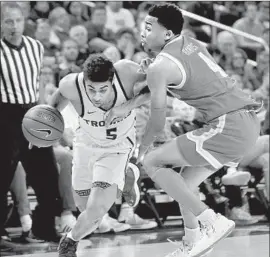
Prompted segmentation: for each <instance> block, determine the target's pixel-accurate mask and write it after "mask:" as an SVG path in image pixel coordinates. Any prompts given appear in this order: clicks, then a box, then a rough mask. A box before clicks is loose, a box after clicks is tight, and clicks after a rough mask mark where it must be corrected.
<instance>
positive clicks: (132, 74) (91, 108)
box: [51, 54, 149, 257]
mask: <svg viewBox="0 0 270 257" xmlns="http://www.w3.org/2000/svg"><path fill="white" fill-rule="evenodd" d="M138 70H139V65H137V64H136V63H134V62H131V61H128V60H121V61H119V62H117V63H115V64H114V65H113V63H112V62H111V61H110V60H109V59H107V58H106V57H105V56H104V55H101V54H94V55H90V56H89V58H88V59H87V60H86V62H85V63H84V68H83V72H82V73H79V74H69V75H67V76H66V77H64V78H63V79H62V80H61V81H60V84H59V89H58V90H57V91H56V93H55V94H54V96H53V97H52V102H51V105H52V106H54V107H56V108H58V109H59V110H61V109H62V108H63V107H64V106H66V104H67V103H68V101H69V102H71V103H72V105H73V106H74V108H75V110H76V112H77V113H78V114H79V116H80V117H79V127H78V129H77V131H76V134H75V141H74V144H73V148H74V149H73V152H74V156H73V172H72V184H73V188H74V189H75V191H76V193H77V195H78V196H79V197H78V196H77V197H76V198H75V200H76V203H77V206H78V207H79V208H80V210H81V211H82V213H81V214H80V216H79V217H78V220H77V223H76V225H75V227H74V228H73V229H72V231H71V232H70V233H68V235H66V236H65V237H63V238H62V239H61V241H60V244H59V249H58V250H59V257H75V256H76V250H77V244H78V241H79V240H81V239H82V238H83V237H85V236H86V235H89V234H91V233H92V232H93V231H94V230H95V229H96V228H97V226H98V223H99V221H100V220H101V218H102V217H103V216H104V214H106V213H107V211H108V210H109V209H110V207H111V206H112V204H113V203H114V202H115V200H116V199H117V197H119V196H120V195H121V192H122V191H123V187H124V182H125V170H126V166H127V163H128V161H129V158H130V157H131V154H132V151H133V149H134V146H135V127H134V126H135V112H134V111H133V109H134V108H136V106H138V105H140V104H141V102H145V100H146V98H147V99H148V98H149V96H147V94H140V95H138V96H136V97H134V96H133V87H134V85H135V83H136V82H138V81H142V80H144V79H145V75H143V74H141V73H138V72H137V71H138ZM132 97H134V98H133V99H131V98H132ZM129 99H131V100H129ZM127 102H128V108H130V112H128V114H127V115H126V116H125V117H123V118H121V119H116V120H114V121H113V122H112V123H111V124H106V122H105V121H106V114H107V111H108V110H110V109H111V108H112V107H114V106H118V105H123V104H125V103H127ZM90 191H91V193H90Z"/></svg>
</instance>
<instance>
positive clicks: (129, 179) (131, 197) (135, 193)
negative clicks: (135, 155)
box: [123, 163, 140, 207]
mask: <svg viewBox="0 0 270 257" xmlns="http://www.w3.org/2000/svg"><path fill="white" fill-rule="evenodd" d="M139 177H140V170H139V169H138V167H137V166H136V165H134V164H133V163H129V164H128V167H127V170H126V176H125V186H124V189H123V196H124V198H125V200H126V202H127V203H128V205H130V206H131V207H135V206H137V205H138V203H139V201H140V190H139V187H138V179H139Z"/></svg>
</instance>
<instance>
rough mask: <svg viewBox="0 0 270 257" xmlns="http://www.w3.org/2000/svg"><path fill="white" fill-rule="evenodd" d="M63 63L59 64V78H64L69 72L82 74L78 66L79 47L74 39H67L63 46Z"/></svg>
mask: <svg viewBox="0 0 270 257" xmlns="http://www.w3.org/2000/svg"><path fill="white" fill-rule="evenodd" d="M61 52H62V62H61V63H59V76H60V77H61V78H62V77H64V74H68V72H70V71H72V72H80V71H81V69H80V67H79V66H77V65H76V60H77V59H78V56H79V47H78V43H77V41H75V40H74V39H71V38H69V39H66V40H65V41H64V42H63V45H62V51H61Z"/></svg>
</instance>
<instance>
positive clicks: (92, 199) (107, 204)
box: [71, 184, 117, 241]
mask: <svg viewBox="0 0 270 257" xmlns="http://www.w3.org/2000/svg"><path fill="white" fill-rule="evenodd" d="M116 197H117V185H116V184H113V185H111V186H110V187H108V188H106V189H102V188H93V189H92V190H91V194H90V196H89V199H88V201H87V205H86V209H85V210H84V211H83V212H82V213H81V214H80V216H79V217H78V220H77V223H76V225H75V226H74V228H73V229H72V231H71V237H72V239H73V240H74V241H79V240H81V239H82V238H84V237H85V236H87V235H88V234H90V233H92V232H93V231H94V230H95V229H96V228H97V226H98V223H99V221H100V219H101V218H102V217H103V216H104V215H105V214H106V213H107V212H108V210H109V209H110V208H111V206H112V205H113V203H114V202H115V200H116Z"/></svg>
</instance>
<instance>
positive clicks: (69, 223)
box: [58, 214, 76, 236]
mask: <svg viewBox="0 0 270 257" xmlns="http://www.w3.org/2000/svg"><path fill="white" fill-rule="evenodd" d="M75 224H76V218H75V217H74V216H73V215H72V214H68V215H63V216H61V217H60V224H59V227H58V232H59V233H60V234H61V235H62V236H63V235H64V234H65V233H68V232H70V231H71V230H72V229H73V227H74V226H75Z"/></svg>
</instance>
